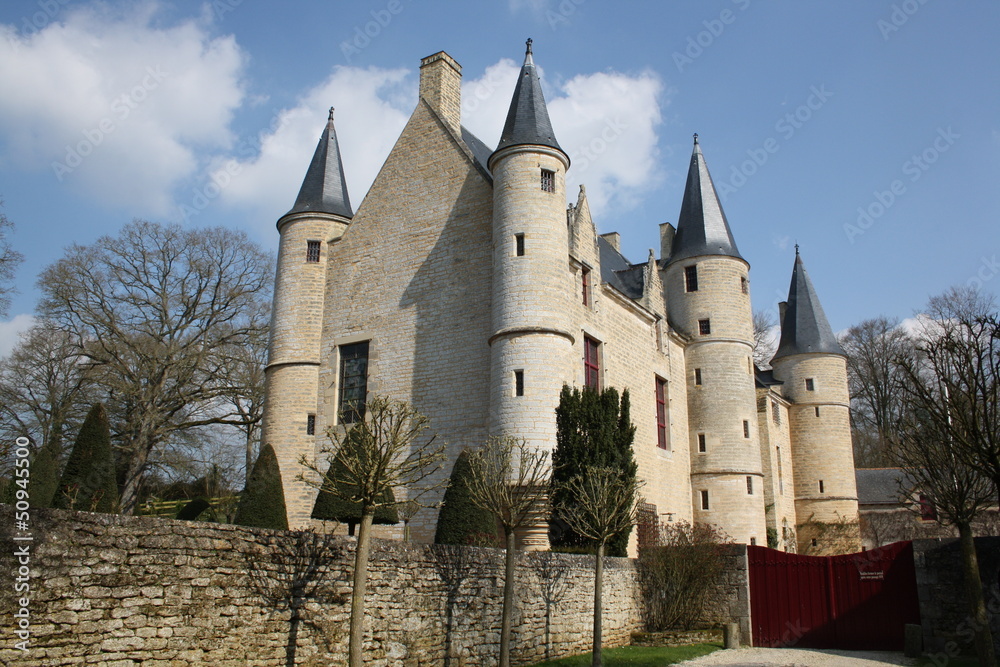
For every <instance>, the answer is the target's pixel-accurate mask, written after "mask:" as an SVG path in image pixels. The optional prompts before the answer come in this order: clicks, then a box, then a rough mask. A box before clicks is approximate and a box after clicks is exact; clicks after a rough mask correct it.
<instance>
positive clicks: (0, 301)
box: [0, 201, 24, 316]
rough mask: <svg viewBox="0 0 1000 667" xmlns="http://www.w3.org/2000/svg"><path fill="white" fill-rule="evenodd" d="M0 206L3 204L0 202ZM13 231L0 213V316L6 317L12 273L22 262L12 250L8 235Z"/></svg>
mask: <svg viewBox="0 0 1000 667" xmlns="http://www.w3.org/2000/svg"><path fill="white" fill-rule="evenodd" d="M0 205H3V202H2V201H0ZM12 231H14V223H13V222H11V221H10V220H8V219H7V216H6V215H4V214H3V213H2V212H0V316H6V315H7V307H8V306H10V295H11V294H12V293H13V292H14V291H15V290H14V271H15V270H16V269H17V265H18V264H20V263H21V262H22V261H23V260H24V256H23V255H21V253H19V252H17V251H16V250H14V247H13V246H12V245H11V243H10V238H9V235H10V233H11V232H12Z"/></svg>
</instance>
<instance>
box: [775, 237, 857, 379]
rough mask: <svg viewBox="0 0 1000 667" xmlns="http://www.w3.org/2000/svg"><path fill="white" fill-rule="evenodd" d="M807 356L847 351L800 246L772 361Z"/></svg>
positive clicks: (796, 250)
mask: <svg viewBox="0 0 1000 667" xmlns="http://www.w3.org/2000/svg"><path fill="white" fill-rule="evenodd" d="M807 353H824V354H840V355H843V354H844V349H843V348H842V347H840V343H838V342H837V337H836V336H834V335H833V329H831V328H830V322H828V321H827V319H826V314H825V313H824V312H823V306H821V305H820V303H819V297H818V296H817V295H816V290H815V288H814V287H813V284H812V280H810V279H809V274H808V273H806V266H805V264H803V263H802V257H800V256H799V248H798V246H796V247H795V266H794V268H793V269H792V283H791V285H790V286H789V287H788V305H787V306H786V307H785V315H784V317H782V318H781V341H780V342H779V343H778V351H777V352H775V354H774V357H773V358H772V359H771V361H772V363H773V362H774V360H775V359H780V358H781V357H788V356H791V355H793V354H807Z"/></svg>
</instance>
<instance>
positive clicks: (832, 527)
mask: <svg viewBox="0 0 1000 667" xmlns="http://www.w3.org/2000/svg"><path fill="white" fill-rule="evenodd" d="M771 366H772V367H773V369H774V377H775V379H777V380H781V381H782V382H783V383H784V384H783V385H782V386H781V391H782V394H783V395H784V396H785V398H787V399H789V400H790V401H791V403H792V404H791V405H790V406H789V408H788V428H789V434H790V436H791V450H792V469H793V474H794V480H795V482H794V484H795V487H794V488H795V515H796V524H797V525H796V532H797V538H798V547H799V553H834V552H839V553H846V552H850V551H856V550H858V549H860V548H861V543H860V536H859V534H858V532H857V531H858V525H857V522H858V493H857V483H856V480H855V473H854V447H853V444H852V442H851V417H850V401H851V398H850V393H849V391H848V385H847V357H846V355H845V353H844V350H843V349H842V348H841V347H840V344H839V343H838V342H837V338H836V336H834V335H833V330H832V329H831V328H830V323H829V322H828V321H827V319H826V314H825V313H824V312H823V307H822V306H821V305H820V302H819V297H818V296H817V295H816V290H815V289H814V288H813V284H812V281H811V280H810V279H809V274H808V273H806V268H805V265H804V264H803V263H802V258H801V257H800V256H799V249H798V246H796V248H795V265H794V268H793V269H792V282H791V285H790V287H789V289H788V301H787V302H785V303H784V304H782V313H781V341H780V343H779V344H778V350H777V352H776V353H775V355H774V358H773V359H772V360H771Z"/></svg>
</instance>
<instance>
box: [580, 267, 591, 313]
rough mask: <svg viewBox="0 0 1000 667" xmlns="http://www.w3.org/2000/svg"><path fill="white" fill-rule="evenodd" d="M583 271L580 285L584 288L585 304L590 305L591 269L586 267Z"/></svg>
mask: <svg viewBox="0 0 1000 667" xmlns="http://www.w3.org/2000/svg"><path fill="white" fill-rule="evenodd" d="M580 273H581V280H580V287H581V289H582V290H583V305H585V306H590V269H588V268H586V267H584V269H583V271H581V272H580Z"/></svg>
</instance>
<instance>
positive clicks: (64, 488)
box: [52, 403, 118, 513]
mask: <svg viewBox="0 0 1000 667" xmlns="http://www.w3.org/2000/svg"><path fill="white" fill-rule="evenodd" d="M52 506H53V507H57V508H60V509H73V510H81V511H85V512H104V513H112V512H115V511H116V510H117V507H118V485H117V484H116V482H115V459H114V456H113V455H112V452H111V429H110V427H109V425H108V414H107V412H105V410H104V405H102V404H101V403H96V404H95V405H94V407H92V408H91V409H90V412H88V413H87V418H86V419H84V420H83V425H82V426H81V427H80V432H79V434H78V435H77V436H76V442H74V443H73V449H72V450H71V451H70V454H69V458H68V459H67V460H66V468H65V470H63V474H62V479H61V480H60V481H59V488H58V490H57V491H56V494H55V498H53V501H52Z"/></svg>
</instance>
